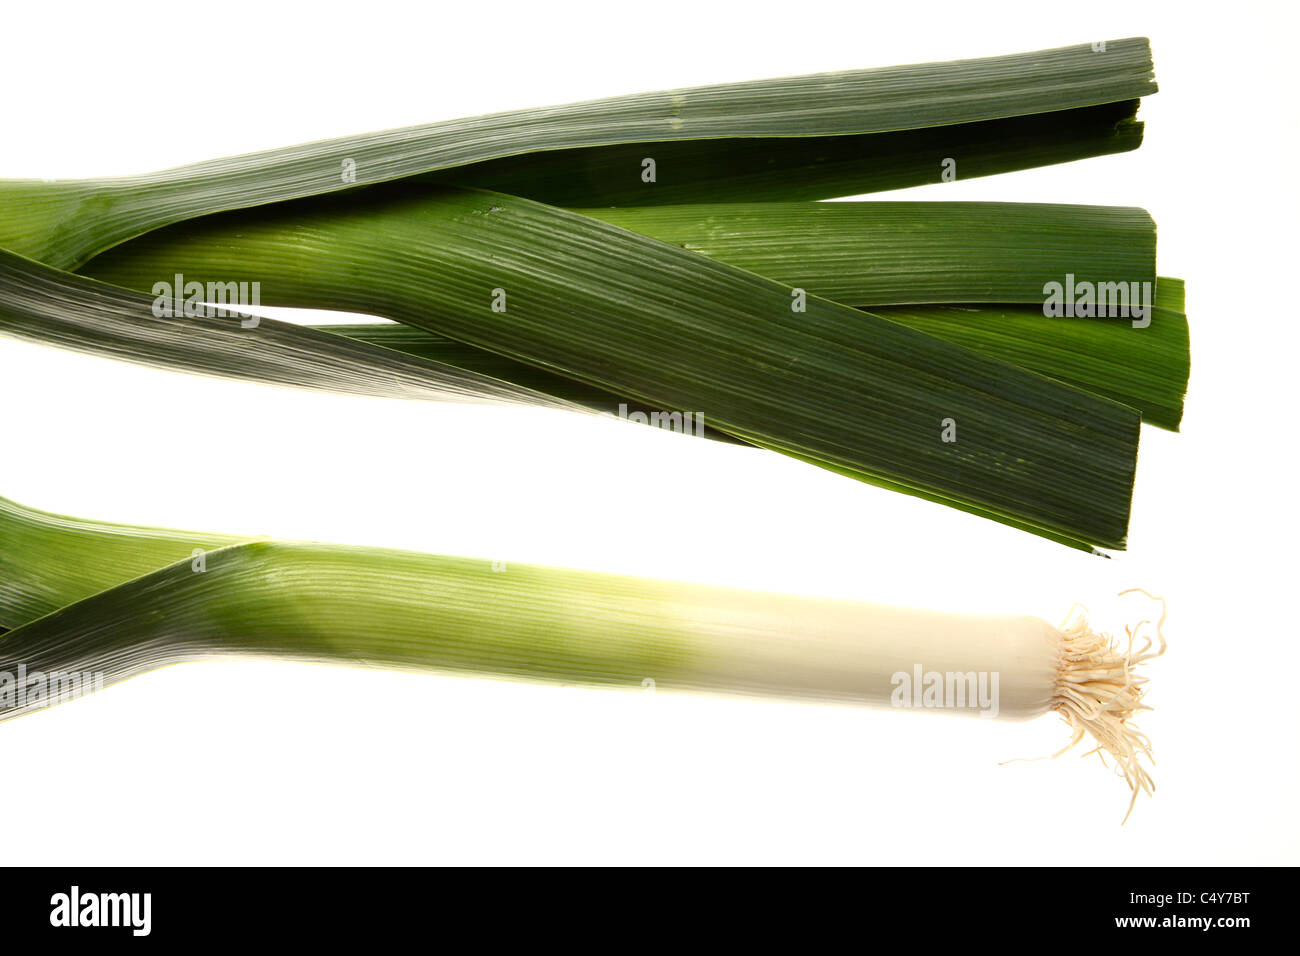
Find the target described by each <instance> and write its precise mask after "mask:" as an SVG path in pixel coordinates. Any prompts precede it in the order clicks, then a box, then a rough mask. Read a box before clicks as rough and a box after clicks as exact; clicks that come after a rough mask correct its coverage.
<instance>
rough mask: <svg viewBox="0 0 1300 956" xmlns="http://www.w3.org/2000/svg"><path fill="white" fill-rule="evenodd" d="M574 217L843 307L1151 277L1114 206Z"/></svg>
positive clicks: (764, 208)
mask: <svg viewBox="0 0 1300 956" xmlns="http://www.w3.org/2000/svg"><path fill="white" fill-rule="evenodd" d="M382 201H383V200H382V199H376V202H382ZM575 212H580V213H582V214H584V215H588V216H592V217H594V218H597V219H601V220H603V221H604V222H609V223H613V224H614V225H616V226H622V227H623V228H624V229H630V230H632V231H633V232H639V233H642V234H643V235H647V236H652V237H654V238H655V239H659V240H662V241H663V242H670V243H672V244H673V245H677V246H681V247H682V248H684V249H690V250H691V251H692V252H698V253H700V254H701V255H706V256H708V257H709V258H711V259H718V260H719V261H721V262H726V263H730V264H731V265H733V266H736V267H737V268H740V269H746V270H748V271H750V272H757V273H758V274H759V275H762V276H767V278H769V279H775V280H777V281H778V282H783V283H785V284H786V285H789V286H792V287H798V288H802V289H806V290H807V291H808V292H811V293H813V294H814V295H819V296H822V297H824V298H827V299H834V300H835V301H837V302H842V303H844V304H845V305H858V306H877V305H898V304H921V303H932V302H1032V303H1036V304H1037V305H1039V306H1040V307H1041V305H1042V303H1043V298H1044V293H1043V286H1044V285H1045V284H1046V283H1048V282H1053V281H1055V282H1063V281H1064V280H1065V277H1066V275H1067V274H1069V275H1072V276H1074V282H1075V283H1076V284H1078V283H1082V282H1091V283H1097V282H1120V283H1124V284H1125V286H1129V285H1131V284H1133V283H1138V284H1141V283H1143V282H1147V283H1152V285H1154V282H1155V277H1156V226H1155V222H1153V221H1152V219H1151V216H1150V214H1148V213H1147V211H1146V210H1145V209H1137V208H1133V207H1125V206H1070V205H1059V204H1052V203H997V202H835V203H825V202H802V203H726V204H720V205H719V204H712V203H705V204H699V205H690V206H660V207H649V208H633V209H578V210H575ZM178 231H179V230H178ZM173 234H174V233H163V234H161V235H160V236H159V237H158V241H159V242H165V241H167V240H166V238H165V237H166V236H169V235H173ZM142 241H144V242H148V241H149V237H145V239H144V240H142ZM126 254H129V253H126ZM110 255H111V254H110Z"/></svg>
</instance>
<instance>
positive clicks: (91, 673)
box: [0, 499, 1163, 810]
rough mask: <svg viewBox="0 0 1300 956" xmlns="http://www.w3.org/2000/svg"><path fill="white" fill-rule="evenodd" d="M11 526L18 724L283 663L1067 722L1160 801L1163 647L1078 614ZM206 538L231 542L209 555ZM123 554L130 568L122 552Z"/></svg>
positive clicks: (9, 657) (10, 509) (9, 512)
mask: <svg viewBox="0 0 1300 956" xmlns="http://www.w3.org/2000/svg"><path fill="white" fill-rule="evenodd" d="M0 527H3V528H4V530H5V531H6V534H5V535H4V536H3V537H0V564H3V565H4V566H5V568H6V570H7V571H8V573H6V575H5V576H4V578H3V579H0V580H4V581H5V582H6V585H5V590H4V591H0V613H2V614H4V615H5V619H6V620H10V621H13V622H14V623H15V624H16V625H17V626H16V627H15V629H14V630H13V631H11V632H10V633H9V634H7V635H5V636H4V637H3V638H0V718H5V717H12V716H17V715H20V714H23V713H27V712H31V711H34V710H38V709H41V708H44V707H48V706H50V705H51V704H55V703H59V702H61V701H63V700H66V699H68V698H69V697H70V696H76V695H77V694H79V693H81V692H84V690H86V689H88V688H95V689H97V688H98V687H101V686H108V685H111V684H114V683H117V682H120V681H123V680H125V679H127V678H129V677H131V676H134V675H136V674H140V673H143V672H146V671H149V670H154V669H156V668H159V667H162V666H165V665H167V664H173V663H178V662H184V661H196V660H202V659H205V658H211V657H218V656H223V657H224V656H265V657H273V658H280V659H291V660H306V661H325V662H340V663H351V664H367V665H375V664H378V665H385V666H393V667H415V668H421V669H432V670H436V671H441V672H444V673H451V674H457V673H476V674H489V675H495V676H499V677H506V678H515V679H526V680H541V681H556V682H563V683H581V684H590V685H596V686H607V687H627V688H640V687H643V686H645V685H646V684H647V682H653V685H654V686H655V688H656V689H663V690H681V691H709V692H726V693H736V694H748V695H760V694H761V695H775V696H780V697H788V698H802V699H813V700H823V701H838V702H844V703H856V704H868V705H875V706H893V707H907V708H911V707H927V708H934V709H939V710H950V711H952V712H954V713H958V714H966V715H982V716H984V717H989V718H1001V719H1011V720H1023V719H1029V718H1034V717H1038V716H1041V715H1044V714H1047V713H1056V714H1059V715H1060V716H1061V717H1062V718H1064V720H1065V721H1066V723H1067V724H1068V725H1069V727H1070V730H1071V732H1072V734H1073V740H1072V743H1078V742H1079V741H1080V740H1082V739H1083V738H1084V737H1085V736H1087V735H1091V737H1092V738H1093V741H1094V743H1095V744H1096V745H1097V748H1098V749H1100V750H1102V751H1104V752H1105V753H1107V754H1109V755H1110V756H1111V757H1113V758H1114V759H1115V761H1116V763H1117V765H1118V767H1119V770H1120V772H1121V773H1122V774H1123V776H1124V777H1125V779H1126V780H1127V782H1128V784H1129V786H1130V787H1131V788H1132V792H1133V793H1132V795H1133V800H1134V801H1135V800H1136V799H1137V795H1138V793H1139V792H1148V793H1149V792H1150V791H1151V786H1152V785H1151V778H1150V774H1149V771H1148V770H1147V769H1146V767H1145V765H1144V760H1145V759H1146V758H1148V757H1149V756H1150V748H1149V744H1148V742H1147V740H1146V738H1145V737H1144V736H1143V735H1142V734H1141V733H1140V732H1139V731H1138V730H1137V729H1136V728H1135V727H1134V726H1133V718H1134V716H1135V715H1136V714H1137V713H1138V712H1140V711H1141V710H1143V709H1146V705H1144V704H1143V702H1142V696H1143V684H1144V678H1143V677H1142V676H1141V675H1140V674H1138V673H1136V672H1135V668H1137V666H1138V665H1140V664H1141V663H1142V662H1143V661H1145V660H1147V659H1149V658H1150V657H1152V656H1155V655H1156V654H1158V653H1160V652H1161V651H1162V650H1163V639H1161V646H1160V648H1158V649H1156V648H1153V646H1152V644H1153V642H1152V641H1151V639H1150V638H1147V639H1146V640H1145V643H1144V646H1143V645H1137V646H1135V642H1134V637H1133V634H1132V632H1130V636H1129V640H1128V641H1127V642H1126V643H1121V642H1116V641H1114V640H1112V639H1110V638H1109V637H1108V636H1106V635H1104V634H1101V633H1098V632H1097V631H1096V630H1094V629H1093V628H1092V627H1091V626H1090V625H1089V624H1088V622H1087V621H1086V620H1084V619H1083V618H1081V617H1077V616H1076V617H1072V618H1071V619H1070V620H1069V621H1067V623H1066V624H1065V625H1064V626H1063V627H1062V628H1056V627H1053V626H1052V625H1050V624H1048V623H1047V622H1046V621H1043V620H1040V619H1037V618H1033V617H1026V616H1019V615H958V614H940V613H934V612H926V611H914V610H905V609H901V608H890V607H882V606H877V605H871V604H860V603H856V602H851V601H843V600H831V599H824V598H813V597H802V596H795V595H778V594H765V593H756V592H750V591H743V590H736V589H731V588H719V587H710V586H704V585H699V584H687V583H680V582H669V581H658V580H648V579H641V578H631V577H624V576H617V575H609V574H598V573H594V572H586V571H576V570H561V569H556V568H546V567H538V566H531V565H517V564H513V563H511V564H508V565H501V564H499V563H496V564H494V562H490V561H485V560H481V559H471V558H456V557H447V556H441V555H429V554H417V553H410V552H401V551H387V550H379V549H368V548H359V547H344V546H339V545H325V544H308V543H297V542H274V541H251V542H246V543H233V544H231V543H224V542H227V541H229V540H230V539H229V538H228V537H226V536H212V535H192V534H184V533H180V532H164V531H159V530H158V529H148V528H131V527H128V526H121V525H99V524H96V523H94V522H85V521H76V520H73V519H67V518H61V517H58V516H55V515H48V514H45V513H43V512H38V511H34V510H32V509H27V508H23V507H21V506H19V505H16V504H14V503H13V502H8V501H5V500H4V499H0ZM11 532H12V533H11ZM187 539H188V540H187ZM191 542H203V543H204V544H205V545H208V546H212V545H214V544H215V545H217V547H216V549H215V550H212V551H210V552H206V553H202V563H201V565H200V564H199V563H197V559H196V558H195V557H193V553H192V552H188V551H187V550H186V545H187V544H189V543H191ZM178 553H179V554H181V555H183V556H182V557H181V558H180V560H175V559H176V558H177V555H178ZM124 554H129V555H130V556H131V560H130V561H129V562H128V565H129V566H123V565H120V564H118V563H116V562H117V559H118V558H120V557H121V556H122V555H124ZM169 561H170V562H173V563H167V562H169ZM150 565H153V570H150V571H148V572H147V573H144V574H143V575H142V576H139V577H132V575H133V574H134V573H135V572H137V571H140V570H141V569H143V568H147V567H149V566H150ZM64 602H66V603H64ZM51 605H60V606H58V607H57V609H54V610H52V611H50V612H49V613H46V614H44V615H43V616H39V617H35V618H34V619H32V615H33V614H36V613H39V612H40V609H41V608H42V606H51ZM24 621H25V623H24ZM69 675H71V676H69ZM936 676H937V680H936ZM1131 809H1132V802H1130V810H1131Z"/></svg>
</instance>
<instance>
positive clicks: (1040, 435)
mask: <svg viewBox="0 0 1300 956" xmlns="http://www.w3.org/2000/svg"><path fill="white" fill-rule="evenodd" d="M214 224H215V225H214ZM212 229H216V230H223V229H224V230H227V232H226V235H227V237H228V239H227V240H226V241H211V236H212V234H211V233H208V232H207V230H212ZM189 232H193V233H194V234H195V235H196V236H197V237H198V238H197V239H196V241H194V242H190V241H188V240H187V238H186V234H187V233H189ZM91 270H92V271H93V272H94V273H95V274H96V275H97V276H100V277H102V278H106V279H110V280H112V281H115V282H124V283H125V284H127V285H137V286H140V287H144V288H148V287H150V285H151V284H152V283H156V282H158V281H160V280H165V279H167V278H168V277H169V276H171V275H172V273H180V274H183V276H184V278H185V279H186V280H187V281H190V280H194V281H198V282H202V283H206V282H212V281H218V282H219V281H227V280H228V279H230V278H235V277H239V278H242V277H248V278H250V279H253V278H256V279H257V280H259V281H260V282H261V296H262V301H263V302H265V303H267V304H275V305H290V306H301V307H308V308H329V309H345V310H351V311H358V312H364V313H370V314H375V315H380V316H383V317H386V318H393V319H397V320H399V321H402V322H405V323H407V324H409V325H413V326H417V327H420V328H425V329H428V330H430V331H434V332H438V333H441V334H443V335H446V336H447V337H449V338H452V339H456V340H458V341H461V342H464V343H466V344H469V345H473V346H476V347H479V348H483V349H486V350H488V351H491V352H495V353H497V354H499V355H503V356H505V357H508V358H512V359H515V360H517V361H521V362H524V363H526V364H530V365H533V366H535V367H538V368H541V369H542V370H544V371H548V372H551V373H554V374H557V375H560V376H562V377H566V378H572V379H575V380H577V381H580V382H584V383H586V384H589V385H593V386H596V387H598V388H601V389H604V390H606V391H609V392H612V393H614V394H616V395H627V396H629V397H630V398H631V399H634V400H636V401H639V402H642V403H644V404H647V405H649V406H651V407H657V408H661V409H665V410H680V411H690V412H698V413H703V414H704V415H705V416H706V419H707V420H708V422H709V423H710V424H711V425H713V426H714V427H715V428H718V429H719V430H721V431H725V432H727V433H729V434H731V435H733V436H736V437H738V438H741V439H744V440H746V441H749V442H751V443H753V444H756V445H760V446H762V447H765V448H771V449H774V450H777V451H781V452H783V453H786V454H790V455H794V456H796V457H801V458H805V459H809V460H816V461H818V462H820V463H823V464H825V465H826V466H828V467H831V468H833V469H835V470H842V471H845V472H851V473H854V474H855V475H858V476H860V477H864V478H866V479H867V480H872V481H877V482H879V483H882V484H886V485H888V486H890V487H895V488H904V489H908V490H911V491H912V492H913V493H917V494H921V495H924V496H928V497H932V498H937V499H942V500H945V501H947V502H948V503H950V504H953V505H954V506H956V507H962V508H966V509H967V510H972V511H976V512H977V513H982V514H991V515H995V516H999V517H1000V518H1001V519H1003V520H1007V521H1008V523H1013V524H1016V525H1017V526H1025V525H1030V526H1033V527H1035V528H1037V529H1040V530H1041V531H1042V532H1044V533H1047V534H1050V535H1052V536H1055V537H1058V538H1059V537H1061V536H1064V537H1067V538H1070V539H1073V540H1075V541H1077V542H1078V543H1079V544H1080V545H1082V546H1087V545H1099V546H1102V547H1112V548H1118V547H1123V544H1124V537H1125V529H1126V527H1127V520H1128V511H1129V498H1130V493H1131V489H1132V481H1133V470H1134V465H1135V457H1136V448H1137V432H1138V423H1139V416H1138V413H1137V412H1136V411H1134V410H1133V409H1130V408H1127V407H1124V406H1121V405H1118V404H1116V403H1112V402H1110V401H1108V400H1105V399H1101V398H1099V397H1096V396H1093V395H1090V394H1088V393H1085V392H1082V391H1079V390H1077V389H1074V388H1070V387H1067V386H1064V385H1061V384H1059V383H1057V382H1053V381H1051V380H1049V379H1046V378H1043V377H1041V376H1037V375H1034V374H1031V373H1027V372H1025V371H1023V370H1021V369H1018V368H1015V367H1013V366H1010V365H1007V364H1005V363H1002V362H998V361H995V360H991V359H989V358H987V357H985V356H982V355H980V354H978V353H976V352H973V351H971V350H968V349H965V348H962V347H960V346H955V345H952V344H951V343H948V342H944V341H941V340H938V339H935V338H933V337H931V336H928V335H924V334H921V333H918V332H915V331H914V330H912V329H909V328H906V327H904V326H902V325H899V324H897V323H894V322H890V321H888V320H885V319H881V318H878V317H876V316H874V315H871V314H868V313H863V312H859V311H856V310H854V309H851V308H849V307H847V306H844V305H841V304H838V303H835V302H832V301H829V300H826V299H821V298H818V297H817V296H813V295H806V296H805V295H804V294H803V293H801V292H799V290H795V289H792V288H791V287H790V286H789V285H785V284H782V283H779V282H776V281H774V280H771V279H767V278H765V277H761V276H758V275H755V274H753V273H750V272H746V271H743V270H741V269H737V268H735V267H733V266H730V265H727V264H725V263H722V262H718V261H715V260H711V259H708V258H706V257H704V256H701V255H697V254H695V253H693V252H691V251H689V250H686V249H682V248H680V247H677V246H673V245H669V244H667V243H664V242H660V241H657V240H654V239H651V238H649V237H646V236H642V235H640V234H637V233H633V232H630V231H628V230H625V229H622V228H619V227H617V226H613V225H610V224H608V223H604V222H600V221H597V220H594V219H592V218H590V217H587V216H583V215H579V214H576V213H573V212H567V211H564V210H559V209H555V208H553V207H550V206H545V205H543V204H540V203H535V202H531V201H528V200H523V199H519V198H516V197H511V196H504V195H501V194H498V193H487V192H480V191H472V190H454V189H445V190H444V189H437V188H432V189H430V190H429V191H428V192H427V193H426V194H425V195H422V196H420V197H418V199H411V198H410V197H409V196H404V197H402V198H401V199H400V200H399V201H398V202H396V203H395V204H375V203H374V202H373V201H367V199H366V197H364V196H362V195H360V194H354V195H353V196H342V197H317V198H315V199H312V200H308V201H301V202H295V203H283V204H279V205H277V206H275V207H273V208H269V209H262V210H250V211H243V212H239V213H232V214H228V215H226V216H222V217H212V218H211V219H210V220H207V221H205V222H202V223H191V224H188V225H187V226H184V227H177V228H175V229H172V230H168V231H167V232H165V233H164V232H160V233H158V234H157V235H155V236H150V237H146V239H145V240H143V245H142V246H140V247H137V248H136V249H135V250H133V251H132V252H131V254H130V255H129V257H128V256H124V257H119V259H117V260H115V259H114V257H113V256H105V257H103V258H102V259H100V260H98V261H97V262H96V263H92V264H91ZM128 273H129V276H133V277H134V278H130V277H129V276H128ZM947 422H952V423H955V426H956V429H957V431H956V435H957V440H956V441H947V440H944V439H943V437H941V436H942V435H943V434H944V432H945V429H946V428H947V427H948V426H947V425H946V424H945V423H947ZM950 437H951V435H950Z"/></svg>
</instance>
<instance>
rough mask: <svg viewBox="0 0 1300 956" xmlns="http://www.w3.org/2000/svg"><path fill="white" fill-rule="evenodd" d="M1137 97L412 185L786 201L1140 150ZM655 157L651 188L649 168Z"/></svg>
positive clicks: (570, 152)
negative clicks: (950, 122)
mask: <svg viewBox="0 0 1300 956" xmlns="http://www.w3.org/2000/svg"><path fill="white" fill-rule="evenodd" d="M1137 110H1138V100H1127V101H1124V102H1120V103H1104V104H1102V105H1101V106H1085V107H1081V108H1079V109H1065V110H1057V111H1054V112H1051V113H1037V114H1032V115H1029V116H1013V117H1011V118H1009V119H999V120H987V121H985V122H981V123H957V124H955V125H952V126H937V127H931V128H928V129H915V130H901V131H898V132H893V133H867V134H865V135H848V136H785V137H778V138H749V139H703V140H686V141H683V142H662V143H628V144H623V145H615V146H593V147H584V148H579V149H558V150H554V151H551V152H546V153H529V154H526V155H523V156H509V157H506V158H505V159H497V160H491V161H489V162H485V163H475V164H474V165H472V166H462V167H459V168H457V169H451V170H446V171H443V172H437V173H429V174H427V175H426V176H418V177H415V178H416V179H419V180H427V181H429V182H437V183H444V184H446V185H451V186H473V187H476V188H479V189H492V190H496V191H497V192H503V193H510V194H511V195H515V196H524V197H526V198H528V199H536V200H538V201H539V202H544V203H549V204H550V205H552V206H662V205H673V204H681V203H697V202H710V203H719V202H782V201H784V202H789V201H792V200H812V199H831V198H834V197H837V196H857V195H861V194H863V193H872V192H880V191H882V190H886V189H903V188H906V187H908V186H923V185H925V184H926V183H939V182H944V181H945V179H944V174H945V173H949V174H950V175H951V177H952V178H954V179H974V178H976V177H979V176H992V175H996V174H998V173H1008V172H1013V171H1015V170H1018V169H1032V168H1034V167H1036V166H1050V165H1053V164H1056V163H1067V162H1071V161H1074V160H1079V159H1088V158H1091V157H1094V156H1106V155H1109V154H1112V153H1122V152H1126V151H1128V150H1132V149H1137V148H1138V147H1139V146H1140V145H1142V125H1143V124H1142V123H1140V122H1139V121H1138V120H1137ZM647 159H652V160H654V164H655V166H654V172H655V176H654V180H653V181H651V182H647V181H646V178H645V176H644V175H643V174H645V172H646V166H645V161H646V160H647Z"/></svg>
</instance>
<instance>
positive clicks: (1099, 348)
mask: <svg viewBox="0 0 1300 956" xmlns="http://www.w3.org/2000/svg"><path fill="white" fill-rule="evenodd" d="M873 311H875V312H876V313H877V314H878V315H883V316H885V317H886V318H889V319H892V320H894V321H895V322H901V323H902V324H904V325H907V326H910V327H911V328H914V329H916V330H917V331H920V332H925V333H927V334H928V335H933V336H935V337H937V338H941V339H944V340H946V341H949V342H956V343H957V344H959V345H965V346H966V347H968V348H973V349H977V350H978V351H980V352H983V353H984V354H986V355H991V356H994V357H996V358H1000V359H1002V360H1003V361H1006V362H1010V363H1011V364H1013V365H1018V366H1020V367H1021V368H1026V369H1030V370H1031V371H1034V372H1038V373H1040V374H1042V375H1047V376H1049V377H1051V378H1054V379H1057V380H1058V381H1061V382H1068V383H1069V384H1071V385H1075V386H1078V387H1079V388H1083V389H1087V390H1088V391H1090V392H1095V393H1096V394H1098V395H1105V396H1107V397H1108V398H1113V399H1114V400H1115V401H1117V402H1122V403H1124V404H1125V405H1130V406H1132V407H1133V408H1136V409H1138V410H1139V411H1141V413H1142V421H1143V422H1145V423H1147V424H1151V425H1158V426H1159V427H1161V428H1168V429H1171V430H1173V431H1177V430H1178V426H1179V423H1180V422H1181V421H1182V417H1183V397H1184V396H1185V395H1186V393H1187V380H1188V376H1189V375H1190V372H1191V351H1190V344H1189V333H1188V326H1187V315H1186V313H1185V312H1184V305H1183V280H1181V279H1173V278H1167V277H1161V278H1160V280H1159V281H1158V282H1157V284H1156V289H1155V299H1154V303H1153V306H1152V309H1151V312H1150V316H1149V320H1150V324H1149V325H1142V324H1141V322H1139V323H1138V325H1136V326H1135V325H1134V324H1133V322H1132V321H1130V320H1128V319H1118V318H1045V317H1044V316H1043V310H1042V308H1041V307H1037V306H1024V305H1002V306H991V305H981V306H955V305H931V306H889V307H886V308H880V309H875V310H873ZM1144 321H1145V320H1144ZM355 337H357V338H362V337H363V335H356V336H355ZM435 351H436V350H433V349H429V350H423V349H421V350H416V351H415V353H414V354H428V355H429V356H430V357H432V356H433V355H434V354H435ZM452 364H455V363H454V362H453V363H452ZM470 367H473V366H470ZM507 377H508V375H507Z"/></svg>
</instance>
